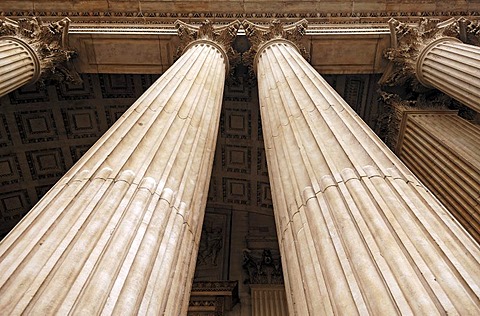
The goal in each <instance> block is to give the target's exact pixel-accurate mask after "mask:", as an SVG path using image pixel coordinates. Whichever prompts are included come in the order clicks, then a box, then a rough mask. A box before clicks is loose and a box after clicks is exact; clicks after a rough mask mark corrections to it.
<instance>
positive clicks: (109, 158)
mask: <svg viewBox="0 0 480 316" xmlns="http://www.w3.org/2000/svg"><path fill="white" fill-rule="evenodd" d="M179 28H181V29H182V30H183V32H185V31H186V29H188V31H189V33H188V36H187V39H186V40H187V41H188V43H187V44H186V45H185V49H184V52H183V55H182V56H181V57H180V58H179V59H178V60H177V61H176V62H175V63H174V64H173V65H172V66H171V68H170V69H168V70H167V71H166V72H165V74H164V75H163V76H162V77H160V78H159V79H158V80H157V81H156V82H155V83H154V84H153V85H152V86H151V87H150V88H149V89H148V90H147V91H146V92H145V93H144V94H143V95H142V96H141V97H140V98H139V99H138V100H137V101H136V102H135V103H134V104H133V105H132V106H131V107H130V108H129V109H128V110H127V112H126V113H125V114H124V115H123V116H122V117H121V118H119V120H118V121H117V122H116V123H115V124H114V125H113V126H112V127H111V128H110V129H109V130H108V131H107V132H106V133H105V134H104V135H103V136H102V137H101V138H100V140H98V141H97V143H96V144H95V145H94V146H93V147H92V148H91V149H90V150H89V151H88V152H87V153H86V154H85V155H84V156H83V157H82V158H81V159H80V160H79V161H78V162H77V164H75V166H74V167H73V168H72V169H70V170H69V171H68V172H67V174H66V175H65V176H64V177H63V178H62V179H61V180H60V181H59V182H58V183H57V184H56V185H55V186H54V187H53V189H52V190H50V191H49V192H48V193H47V194H46V195H45V197H44V198H43V199H42V200H41V201H40V202H39V203H38V204H37V205H36V206H35V207H34V208H33V209H32V211H31V212H30V213H29V214H27V215H26V217H25V219H24V220H23V221H22V223H21V224H20V225H18V226H17V227H16V228H14V230H13V231H12V233H11V234H10V235H9V236H7V237H6V239H5V240H4V241H3V242H2V244H1V245H0V256H1V258H2V259H1V261H0V270H1V271H2V275H1V276H0V293H2V295H1V298H0V307H1V310H2V312H4V313H6V314H17V313H31V314H42V315H43V314H53V313H58V314H68V313H78V314H88V315H90V314H99V313H105V314H126V315H129V314H142V315H179V314H185V313H186V309H187V307H188V300H189V292H190V287H191V282H192V280H193V273H194V269H195V262H196V256H197V251H198V244H199V238H200V231H201V226H202V222H203V216H204V212H205V205H206V197H207V190H208V187H209V180H210V175H211V169H212V164H213V153H214V152H215V144H216V138H217V135H218V125H219V118H220V108H221V104H222V96H223V89H224V81H225V77H226V72H227V69H228V55H227V53H226V50H227V46H225V45H226V43H228V42H230V41H231V40H232V39H233V38H234V37H235V34H236V29H237V28H238V23H237V22H233V23H231V24H229V25H224V26H222V27H219V28H217V27H214V26H213V25H212V24H211V23H210V22H205V23H203V24H202V25H201V26H196V27H193V26H189V25H187V24H184V23H181V22H179ZM225 33H226V34H225ZM181 34H185V33H181ZM198 34H201V35H202V36H200V35H198ZM197 36H198V37H201V38H196V37H197ZM216 39H219V41H216ZM3 272H4V273H3ZM26 293H31V294H28V295H27V294H26Z"/></svg>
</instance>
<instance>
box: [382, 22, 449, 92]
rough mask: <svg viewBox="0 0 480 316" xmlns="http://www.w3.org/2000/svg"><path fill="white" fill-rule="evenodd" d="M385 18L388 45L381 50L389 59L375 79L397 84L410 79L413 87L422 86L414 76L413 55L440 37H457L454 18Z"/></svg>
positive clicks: (418, 53) (420, 87) (414, 58)
mask: <svg viewBox="0 0 480 316" xmlns="http://www.w3.org/2000/svg"><path fill="white" fill-rule="evenodd" d="M388 22H389V26H390V35H391V47H390V48H388V49H387V50H386V51H385V52H384V57H385V58H386V59H388V60H389V61H390V65H389V66H388V67H387V70H386V71H385V73H384V75H383V76H382V78H381V79H380V82H379V83H380V84H386V85H389V86H399V85H404V84H405V83H406V82H408V81H410V82H411V85H412V88H413V90H415V91H422V90H425V87H423V85H422V84H421V83H420V82H419V81H418V79H417V77H416V63H417V59H418V57H419V56H420V54H421V52H422V50H423V49H424V48H425V47H427V46H428V45H429V44H430V43H432V42H434V41H436V40H438V39H440V38H444V37H457V35H458V31H457V29H458V27H457V25H458V22H457V21H456V20H455V19H454V18H451V19H449V20H446V21H443V22H439V21H438V20H436V19H426V18H423V19H422V20H420V22H419V23H418V24H417V25H412V24H407V23H402V22H399V21H397V20H395V19H393V18H392V19H390V20H389V21H388Z"/></svg>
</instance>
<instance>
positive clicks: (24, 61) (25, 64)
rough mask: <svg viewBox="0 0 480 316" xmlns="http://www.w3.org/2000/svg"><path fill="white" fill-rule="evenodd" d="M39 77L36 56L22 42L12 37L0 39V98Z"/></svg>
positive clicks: (38, 62)
mask: <svg viewBox="0 0 480 316" xmlns="http://www.w3.org/2000/svg"><path fill="white" fill-rule="evenodd" d="M39 76H40V61H39V59H38V56H37V54H35V52H34V51H33V50H32V49H31V48H30V47H29V46H28V44H27V43H25V42H24V41H22V40H20V39H17V38H14V37H8V36H5V37H0V96H3V95H6V94H8V93H10V92H12V91H13V90H15V89H18V88H20V87H21V86H24V85H25V84H28V83H32V82H35V81H36V80H37V79H38V77H39Z"/></svg>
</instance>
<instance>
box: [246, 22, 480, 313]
mask: <svg viewBox="0 0 480 316" xmlns="http://www.w3.org/2000/svg"><path fill="white" fill-rule="evenodd" d="M244 24H246V26H245V28H246V32H247V36H250V38H253V44H252V46H253V50H255V52H256V56H255V59H254V61H255V66H256V75H257V80H258V89H259V101H260V110H261V118H262V127H263V133H264V139H265V146H266V156H267V161H268V166H269V177H270V183H271V187H272V197H273V204H274V210H275V218H276V225H277V230H278V231H279V232H280V233H279V236H278V239H279V243H280V249H281V252H282V256H283V260H284V267H283V270H284V274H285V280H286V287H287V295H288V300H289V308H290V313H292V314H293V313H297V314H299V315H308V314H315V313H319V314H335V313H345V314H349V315H350V314H367V313H374V314H396V313H401V314H403V313H406V314H408V313H413V314H416V313H418V314H423V313H431V311H432V310H438V311H439V312H443V311H444V310H450V311H451V312H453V313H470V312H472V311H476V310H478V308H479V306H478V305H477V303H476V302H475V300H473V299H470V297H465V296H464V295H463V294H462V293H465V292H470V291H475V288H476V284H478V281H479V279H478V274H477V273H476V272H475V271H476V270H477V269H478V262H477V261H476V259H473V258H475V257H478V255H479V249H478V247H477V246H476V245H475V244H474V243H473V242H472V240H471V239H470V238H469V237H468V236H467V235H466V234H465V232H464V231H463V230H462V229H461V228H460V227H459V226H458V224H457V223H456V222H454V221H453V220H452V219H451V218H450V217H448V216H445V215H446V210H445V208H444V207H443V206H442V205H441V204H440V203H439V202H438V200H436V199H435V198H434V197H433V196H432V195H431V193H430V192H428V191H427V190H426V189H425V188H424V187H423V185H421V184H420V183H419V182H418V180H416V178H415V177H414V176H413V175H412V173H411V172H410V171H409V170H408V169H407V168H405V167H404V165H403V164H402V162H400V160H399V159H398V158H397V157H396V156H395V155H394V154H392V153H391V152H390V151H389V150H388V148H387V147H386V146H385V145H384V144H383V143H382V142H381V141H379V140H378V138H377V137H376V136H375V135H374V133H373V132H372V131H371V130H370V129H369V128H368V127H367V126H366V124H365V123H364V122H362V121H361V119H359V118H358V116H357V115H356V114H355V112H354V111H353V110H352V109H351V108H350V107H349V105H348V104H347V103H346V102H345V101H344V100H343V99H342V98H341V97H340V96H339V95H338V94H337V93H336V92H335V91H334V89H333V88H332V87H330V86H329V85H328V83H327V82H326V81H325V80H324V79H323V78H322V77H321V76H320V75H319V74H318V73H317V72H316V71H315V70H314V69H313V67H311V66H310V65H309V64H308V62H307V61H306V60H305V59H304V58H303V57H302V56H301V54H300V53H299V51H298V47H297V45H296V44H295V43H293V42H292V41H291V40H288V39H285V38H283V39H282V37H283V36H284V34H288V36H290V37H291V38H293V37H294V36H293V35H292V33H294V32H296V30H301V29H302V26H301V24H295V25H292V26H286V27H284V28H283V29H281V27H280V26H279V23H278V22H276V23H273V24H272V25H271V26H270V28H266V27H264V26H262V27H260V26H256V25H254V24H252V23H249V22H245V23H244ZM289 32H290V33H289ZM300 33H302V32H300ZM433 227H435V228H433ZM446 253H448V254H449V255H446ZM459 262H462V263H461V264H457V263H459ZM451 267H455V268H454V270H451ZM419 272H420V273H419ZM440 275H442V277H439V276H440ZM434 276H435V277H434ZM465 279H469V280H471V282H470V283H468V284H465V283H464V280H465ZM446 292H448V295H447V296H448V297H447V296H445V295H444V294H445V293H446ZM475 297H477V298H478V294H475Z"/></svg>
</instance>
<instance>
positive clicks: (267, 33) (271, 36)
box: [242, 19, 309, 71]
mask: <svg viewBox="0 0 480 316" xmlns="http://www.w3.org/2000/svg"><path fill="white" fill-rule="evenodd" d="M242 25H243V28H244V29H245V34H246V35H247V37H248V39H249V41H250V44H251V45H252V46H251V47H250V49H249V50H248V51H247V52H246V53H245V55H244V58H245V59H246V60H248V61H250V62H249V64H250V65H252V66H253V70H254V71H256V67H257V58H258V57H259V56H260V55H261V53H262V52H263V51H264V50H265V49H266V48H267V47H268V46H270V45H272V44H275V43H278V42H284V43H289V44H291V45H292V46H293V47H294V48H295V49H297V50H298V52H299V53H300V54H301V55H302V56H303V57H304V58H305V59H307V60H308V59H309V58H308V57H309V56H308V52H307V50H306V49H305V47H304V46H303V45H302V44H301V43H300V41H301V39H302V37H303V36H304V35H305V31H306V29H307V25H308V21H307V20H306V19H302V20H300V21H297V22H295V23H293V24H289V25H285V24H284V23H282V22H281V21H280V20H273V21H271V22H270V23H269V24H268V25H266V26H264V25H259V24H255V23H252V22H250V21H248V20H244V21H243V22H242Z"/></svg>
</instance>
